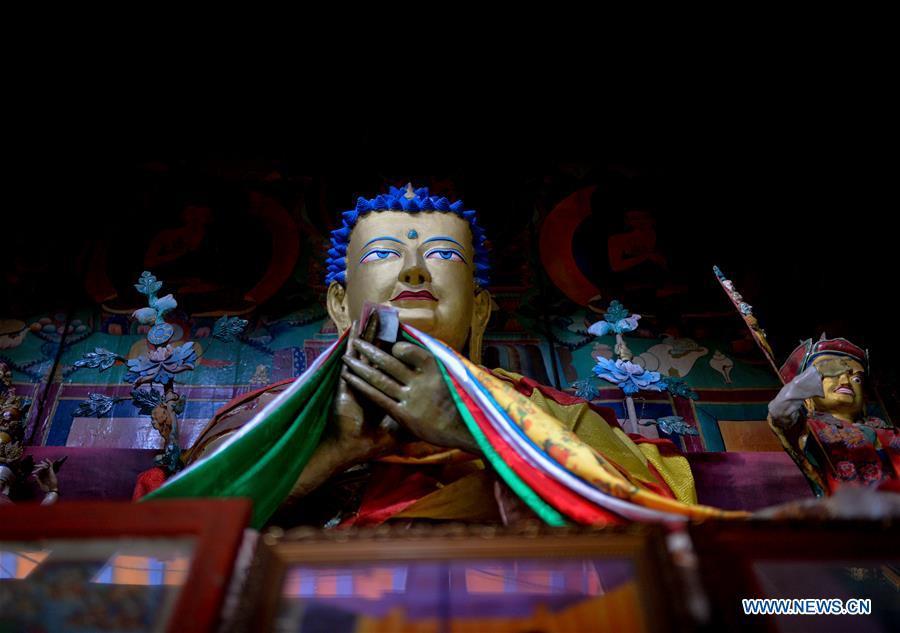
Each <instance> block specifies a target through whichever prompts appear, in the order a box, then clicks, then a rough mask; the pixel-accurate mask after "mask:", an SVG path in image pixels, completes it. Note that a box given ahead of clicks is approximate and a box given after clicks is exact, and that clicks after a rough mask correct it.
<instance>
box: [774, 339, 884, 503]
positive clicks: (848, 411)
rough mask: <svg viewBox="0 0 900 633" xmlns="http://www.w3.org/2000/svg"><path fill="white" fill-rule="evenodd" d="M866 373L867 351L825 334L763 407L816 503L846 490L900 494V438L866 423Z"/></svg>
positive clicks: (877, 423)
mask: <svg viewBox="0 0 900 633" xmlns="http://www.w3.org/2000/svg"><path fill="white" fill-rule="evenodd" d="M868 368H869V358H868V353H867V352H866V351H865V350H863V349H862V348H860V347H859V346H857V345H854V344H853V343H851V342H850V341H848V340H846V339H842V338H837V339H827V338H825V335H824V334H823V335H822V338H820V339H819V340H818V341H816V342H815V343H813V341H812V339H808V340H806V341H804V342H803V343H801V344H800V345H799V346H798V347H797V348H796V349H795V350H794V351H793V352H792V353H791V355H790V357H788V359H787V361H786V362H785V364H784V365H783V366H782V367H781V370H780V373H781V376H782V378H783V379H784V382H785V385H784V387H783V388H782V389H781V391H780V392H779V393H778V395H777V396H776V397H775V399H774V400H772V402H770V403H769V426H770V427H771V428H772V430H773V431H774V432H775V434H776V435H777V436H778V438H779V439H780V440H781V443H782V445H783V446H784V448H785V450H786V451H787V452H788V454H789V455H790V456H791V457H792V458H793V460H794V461H795V462H796V463H797V465H798V466H799V467H800V469H801V470H802V471H803V474H804V475H806V478H807V479H808V480H809V483H810V485H811V486H812V489H813V492H814V493H815V494H816V496H826V495H827V496H830V495H832V494H834V493H835V492H836V491H837V489H838V488H839V487H842V486H847V485H851V486H865V487H872V488H878V489H879V490H892V491H900V487H898V483H900V482H898V477H897V475H898V473H900V434H898V433H897V430H896V429H895V428H893V427H889V426H888V425H887V424H886V423H885V422H884V421H883V420H881V419H879V418H875V417H869V416H867V415H866V408H865V392H864V386H865V379H866V374H867V372H868Z"/></svg>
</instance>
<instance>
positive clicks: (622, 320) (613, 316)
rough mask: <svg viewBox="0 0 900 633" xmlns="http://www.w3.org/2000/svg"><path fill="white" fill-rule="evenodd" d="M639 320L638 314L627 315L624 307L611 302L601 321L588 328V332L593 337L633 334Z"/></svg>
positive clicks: (614, 301)
mask: <svg viewBox="0 0 900 633" xmlns="http://www.w3.org/2000/svg"><path fill="white" fill-rule="evenodd" d="M640 318H641V315H640V314H631V313H629V312H628V310H627V309H626V308H625V306H623V305H622V304H621V303H619V302H618V301H616V300H613V301H611V302H610V304H609V308H608V309H607V310H606V314H605V315H603V320H602V321H597V322H596V323H594V324H593V325H592V326H591V327H589V328H588V332H589V333H591V334H593V335H594V336H606V335H607V334H609V333H610V332H612V333H614V334H625V332H633V331H634V330H636V329H637V326H638V321H639V320H640Z"/></svg>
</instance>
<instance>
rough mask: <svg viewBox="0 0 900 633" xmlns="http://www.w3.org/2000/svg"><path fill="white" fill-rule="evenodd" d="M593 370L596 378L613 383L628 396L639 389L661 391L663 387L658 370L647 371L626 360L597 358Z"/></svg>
mask: <svg viewBox="0 0 900 633" xmlns="http://www.w3.org/2000/svg"><path fill="white" fill-rule="evenodd" d="M593 371H594V374H595V375H596V376H597V378H602V379H603V380H607V381H609V382H611V383H613V384H614V385H616V386H618V387H619V388H620V389H622V391H624V392H625V394H626V395H629V396H630V395H632V394H635V393H637V392H638V391H641V390H644V391H662V390H663V389H665V385H663V384H662V383H661V382H660V375H659V372H656V371H648V370H646V369H644V368H643V367H641V366H640V365H637V364H635V363H632V362H630V361H627V360H622V359H619V360H616V361H613V360H610V359H608V358H599V359H598V360H597V364H596V365H595V366H594V369H593Z"/></svg>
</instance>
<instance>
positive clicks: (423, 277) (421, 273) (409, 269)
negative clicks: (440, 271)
mask: <svg viewBox="0 0 900 633" xmlns="http://www.w3.org/2000/svg"><path fill="white" fill-rule="evenodd" d="M400 281H402V282H403V283H405V284H407V285H408V286H421V285H422V284H424V283H426V282H430V281H431V274H430V273H429V272H428V267H427V266H425V262H424V260H423V259H422V257H421V256H420V255H418V254H417V255H416V258H415V260H413V261H410V262H409V263H408V265H407V266H406V267H405V268H404V269H403V270H402V271H400Z"/></svg>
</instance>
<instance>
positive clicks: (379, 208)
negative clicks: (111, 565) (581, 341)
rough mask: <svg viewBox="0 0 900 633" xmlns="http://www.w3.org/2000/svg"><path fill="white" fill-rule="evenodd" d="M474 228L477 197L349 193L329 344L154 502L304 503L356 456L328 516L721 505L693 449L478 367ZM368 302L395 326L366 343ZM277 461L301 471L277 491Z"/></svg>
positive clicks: (238, 415)
mask: <svg viewBox="0 0 900 633" xmlns="http://www.w3.org/2000/svg"><path fill="white" fill-rule="evenodd" d="M485 242H486V240H485V235H484V231H483V229H482V228H481V227H480V225H479V224H478V222H477V217H476V213H475V212H474V211H471V210H466V209H465V208H464V206H463V203H462V202H461V201H458V202H455V203H452V204H451V203H450V202H449V201H448V200H447V199H446V198H439V197H435V196H429V194H428V190H427V189H413V187H412V186H411V185H408V186H407V187H406V188H405V189H395V188H391V191H390V192H389V193H388V194H386V195H380V196H376V197H375V198H373V199H371V200H367V199H365V198H360V199H359V200H358V202H357V205H356V208H355V209H353V210H350V211H347V212H345V213H344V214H343V222H342V225H341V227H340V228H338V229H337V230H335V231H333V232H332V242H331V249H330V250H329V251H328V260H327V277H326V282H327V284H328V291H327V309H328V314H329V315H330V317H331V319H332V320H333V321H334V323H335V325H336V326H337V328H338V330H339V331H340V332H341V338H340V339H339V341H338V342H336V343H335V344H334V345H333V346H332V348H331V349H330V350H328V351H327V352H325V353H324V354H323V355H322V357H320V358H319V359H317V360H316V361H315V362H314V363H313V364H312V365H311V366H310V368H309V369H308V370H307V372H306V373H304V375H303V376H301V377H300V378H298V379H296V381H285V382H284V383H280V384H277V385H272V386H270V387H268V388H265V389H262V390H259V391H257V392H254V393H252V394H248V395H246V396H243V397H241V398H238V399H236V400H235V401H233V402H232V403H229V404H228V405H226V406H225V407H224V408H223V409H221V410H220V411H219V412H218V413H217V414H216V415H215V417H214V418H213V419H212V420H211V421H210V423H209V425H208V426H207V427H206V428H205V429H204V431H203V432H202V433H201V434H200V436H199V437H198V440H197V441H196V443H195V444H194V446H193V447H192V448H191V450H190V451H188V452H187V453H186V462H187V465H188V468H186V469H185V470H184V471H183V472H182V473H181V474H179V475H178V476H177V477H176V478H175V479H173V480H171V481H170V482H167V484H165V485H164V486H163V487H162V488H160V489H159V490H157V491H156V492H155V493H152V494H151V495H150V497H149V498H151V499H152V498H162V497H172V496H191V495H220V494H226V495H227V494H242V495H245V496H252V497H260V499H258V501H259V504H258V505H260V506H262V505H265V506H266V507H267V508H270V507H271V508H274V507H275V506H277V505H280V506H281V507H282V509H284V508H285V507H298V506H299V507H303V506H305V505H310V504H312V501H310V499H312V495H314V494H315V491H317V490H318V489H320V487H321V486H323V484H325V483H326V482H329V481H332V480H333V479H334V478H336V477H348V476H350V475H348V474H352V473H355V472H360V470H367V471H368V475H369V478H368V480H367V481H366V482H365V484H364V485H363V486H362V487H361V488H359V489H357V492H359V494H356V495H355V496H354V498H353V500H352V503H351V502H350V501H348V500H347V499H345V497H343V496H341V495H338V494H331V493H329V494H327V495H325V499H319V502H322V503H327V502H328V501H329V500H331V501H334V499H336V498H338V497H340V499H341V503H340V504H338V505H344V506H347V505H348V504H349V505H350V506H352V507H349V508H348V507H343V508H341V511H340V512H338V513H337V514H336V515H335V516H334V517H332V518H331V519H329V521H327V523H328V524H329V525H334V524H336V523H344V524H347V523H355V524H360V525H364V524H374V523H380V522H382V521H384V520H387V519H394V520H400V519H404V520H405V519H409V520H411V519H428V520H436V519H448V520H476V521H489V520H497V521H507V522H508V521H509V520H511V519H512V518H514V517H516V516H522V515H524V514H527V512H528V510H529V509H530V510H532V511H535V510H536V509H537V510H539V515H540V516H541V517H542V518H544V519H545V520H547V521H548V522H551V523H552V522H554V521H556V522H557V524H562V523H564V522H565V521H566V520H568V519H572V518H574V520H576V521H579V522H582V523H603V522H622V521H624V520H627V519H633V518H652V519H660V518H666V517H670V516H675V515H678V516H681V517H682V518H683V517H689V516H725V514H727V513H723V512H722V511H718V510H716V509H714V508H706V507H705V506H697V505H695V504H696V493H695V490H694V484H693V478H692V476H691V472H690V468H689V466H688V464H687V461H686V459H685V458H684V456H682V455H681V454H680V453H679V452H678V450H677V449H676V448H675V447H674V445H672V444H671V443H670V442H668V441H667V440H648V439H646V438H642V437H641V436H638V435H634V436H628V435H626V434H625V433H624V432H623V431H622V429H621V428H620V427H619V424H618V421H617V420H616V417H615V414H614V412H613V411H612V410H611V409H608V408H604V407H596V406H594V405H591V404H590V403H588V402H586V401H584V400H580V399H578V398H575V397H573V396H572V395H570V394H567V393H563V392H559V391H556V390H554V389H552V388H549V387H546V386H544V385H539V384H538V383H536V382H534V381H532V380H530V379H528V378H527V377H524V376H519V375H516V374H513V373H510V372H506V371H504V370H502V369H495V370H493V371H488V370H486V369H484V368H482V367H480V366H479V363H480V361H481V346H482V338H483V335H484V331H485V328H486V327H487V323H488V319H489V317H490V309H491V297H490V293H489V291H488V290H487V287H486V286H487V279H488V271H489V266H488V262H487V249H486V245H485ZM372 306H377V307H378V312H379V314H381V315H382V317H381V318H388V319H390V318H393V319H395V320H397V321H399V326H398V327H399V330H400V332H401V335H402V337H405V339H404V338H402V337H401V338H398V339H397V341H396V342H391V343H385V342H384V341H383V340H382V341H381V343H380V344H376V341H373V340H367V339H371V338H372V337H371V336H369V337H366V336H364V334H363V332H362V331H361V328H360V327H359V322H360V320H361V319H362V320H366V318H364V317H365V316H366V312H367V310H368V311H369V312H371V310H372ZM384 315H387V316H386V317H385V316H384ZM439 357H440V358H439ZM335 358H339V361H340V362H339V363H337V361H336V360H335ZM335 363H336V364H335ZM330 366H333V367H334V369H333V370H331V369H328V367H330ZM332 385H333V386H332ZM292 398H293V400H291V399H292ZM323 403H325V405H327V408H328V413H327V415H320V413H319V411H320V409H322V407H323ZM301 408H302V412H300V409H301ZM504 421H505V422H504ZM504 423H505V424H507V426H506V427H502V428H501V427H498V426H497V424H501V425H502V424H504ZM276 424H277V425H280V426H278V427H277V428H278V430H277V431H276V430H275V429H276ZM492 424H493V426H491V425H492ZM298 425H305V426H303V427H302V429H301V428H300V426H298ZM497 429H500V432H499V435H498V434H496V431H497ZM254 442H259V443H262V442H267V443H268V444H267V445H266V446H267V447H268V448H265V449H262V448H260V447H259V446H257V445H254V444H253V443H254ZM291 442H295V444H294V445H293V448H289V444H290V443H291ZM229 452H230V455H232V457H229V456H228V455H223V454H224V453H229ZM263 453H265V454H263ZM276 455H277V458H276V457H275V456H276ZM238 462H240V463H241V464H245V466H242V467H238V466H236V465H237V464H238ZM298 463H300V464H301V466H300V468H295V467H296V466H297V464H298ZM276 464H277V465H276ZM535 464H542V465H543V466H541V467H540V468H538V467H537V466H535ZM241 468H244V469H245V470H246V472H237V473H235V472H232V471H233V470H238V471H240V470H241ZM266 469H268V470H267V473H268V474H267V475H265V476H266V477H271V479H270V480H269V484H267V485H264V484H261V483H260V482H261V481H262V479H261V478H262V477H263V475H262V472H263V471H264V470H266ZM279 469H280V470H279ZM291 469H294V470H291ZM204 471H205V472H204ZM289 471H290V472H295V471H296V472H297V476H296V478H295V479H294V478H292V479H291V481H290V482H288V483H289V484H290V485H289V486H288V487H283V486H284V478H285V477H292V475H288V474H286V473H288V472H289ZM225 479H227V481H225ZM351 479H352V477H351ZM585 482H588V484H587V485H586V484H585ZM282 487H283V490H284V492H281V490H282ZM274 488H278V489H279V492H277V493H276V492H275V490H274ZM510 489H512V490H513V491H514V492H515V494H512V493H511V492H510ZM351 496H353V495H351ZM263 497H264V498H265V500H262V498H263ZM275 497H277V499H276V498H275ZM560 499H563V500H564V501H560ZM523 501H524V502H525V503H524V504H523V503H522V502H523ZM525 506H527V507H525ZM551 506H553V507H551ZM561 509H562V513H560V512H559V511H560V510H561ZM667 513H672V514H667ZM562 514H565V515H566V516H567V517H568V519H564V517H562ZM268 517H269V513H268V511H265V512H263V511H260V515H259V516H257V517H256V519H255V520H257V522H262V521H265V520H266V519H268Z"/></svg>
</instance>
